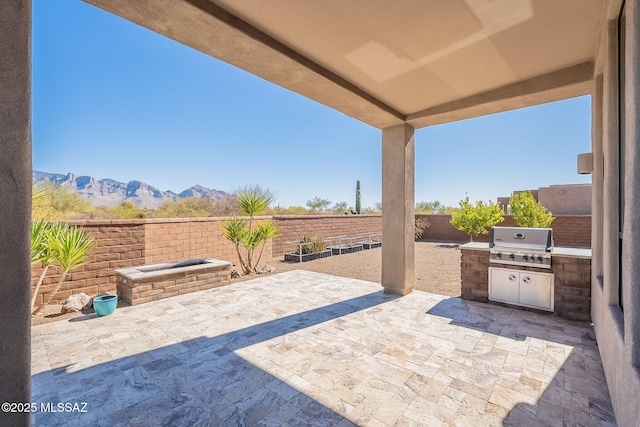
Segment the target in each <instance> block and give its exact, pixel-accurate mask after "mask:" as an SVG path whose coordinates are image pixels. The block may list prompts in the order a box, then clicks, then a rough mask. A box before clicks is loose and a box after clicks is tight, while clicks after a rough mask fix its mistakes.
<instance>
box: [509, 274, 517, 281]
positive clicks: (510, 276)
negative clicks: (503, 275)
mask: <svg viewBox="0 0 640 427" xmlns="http://www.w3.org/2000/svg"><path fill="white" fill-rule="evenodd" d="M509 280H511V281H512V282H514V281H515V280H516V275H515V274H510V275H509Z"/></svg>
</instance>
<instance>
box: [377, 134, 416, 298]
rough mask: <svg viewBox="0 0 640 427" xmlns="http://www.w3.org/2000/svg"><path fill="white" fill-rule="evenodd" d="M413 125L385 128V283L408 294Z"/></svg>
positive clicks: (411, 249)
mask: <svg viewBox="0 0 640 427" xmlns="http://www.w3.org/2000/svg"><path fill="white" fill-rule="evenodd" d="M414 164H415V143H414V138H413V128H412V127H411V126H409V125H407V124H402V125H398V126H393V127H390V128H386V129H383V131H382V237H383V239H384V244H383V245H382V286H383V287H384V291H385V292H387V293H392V294H399V295H406V294H408V293H410V292H411V291H412V290H413V283H414V264H415V259H414V230H413V229H414V223H413V221H414Z"/></svg>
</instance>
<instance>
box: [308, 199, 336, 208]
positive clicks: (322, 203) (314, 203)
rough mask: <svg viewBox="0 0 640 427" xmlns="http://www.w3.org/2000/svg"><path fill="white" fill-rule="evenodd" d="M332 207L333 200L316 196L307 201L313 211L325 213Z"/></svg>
mask: <svg viewBox="0 0 640 427" xmlns="http://www.w3.org/2000/svg"><path fill="white" fill-rule="evenodd" d="M330 205H331V200H329V199H321V198H320V197H318V196H315V197H314V198H313V199H310V200H307V206H309V209H311V210H312V211H323V210H326V209H327V208H328V207H329V206H330Z"/></svg>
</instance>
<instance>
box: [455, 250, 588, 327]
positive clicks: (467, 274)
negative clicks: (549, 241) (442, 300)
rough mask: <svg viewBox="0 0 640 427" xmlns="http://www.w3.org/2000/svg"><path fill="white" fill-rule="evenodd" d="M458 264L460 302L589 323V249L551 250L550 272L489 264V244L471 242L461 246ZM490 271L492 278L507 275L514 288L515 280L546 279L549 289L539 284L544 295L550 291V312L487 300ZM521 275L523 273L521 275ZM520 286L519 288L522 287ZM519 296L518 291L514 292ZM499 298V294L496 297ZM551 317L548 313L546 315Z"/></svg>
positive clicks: (541, 269) (526, 266)
mask: <svg viewBox="0 0 640 427" xmlns="http://www.w3.org/2000/svg"><path fill="white" fill-rule="evenodd" d="M460 251H461V253H462V261H461V286H462V289H461V293H462V298H463V299H467V300H471V301H480V302H490V303H492V304H499V305H505V306H509V307H518V308H523V309H525V310H533V311H536V312H539V313H545V312H550V311H552V312H553V314H554V315H556V316H559V317H562V318H565V319H571V320H583V321H591V249H581V248H563V247H554V248H553V249H552V250H551V265H550V268H548V267H546V268H540V267H535V266H528V265H509V264H504V265H503V264H500V263H496V261H495V260H494V261H493V262H490V261H489V254H490V251H491V249H490V245H489V243H480V242H470V243H467V244H464V245H462V246H460ZM490 268H491V269H492V270H491V272H492V273H493V274H494V276H495V275H497V274H498V273H508V274H507V275H508V276H509V279H512V280H513V281H514V286H516V287H517V282H518V278H519V277H522V278H525V277H524V276H523V275H526V276H527V277H528V276H532V277H540V278H544V276H547V277H549V278H550V279H551V280H550V283H549V285H550V288H546V287H545V285H544V284H542V285H541V286H542V288H543V291H544V290H547V289H548V290H549V291H550V298H551V308H550V309H548V310H545V309H541V308H535V307H534V306H533V305H529V306H523V305H521V304H519V303H518V302H517V301H514V302H512V303H505V302H500V300H502V301H504V299H501V298H500V297H498V300H496V297H495V295H496V294H495V293H494V295H493V298H490V289H489V288H490V286H489V282H490ZM523 272H524V273H523ZM521 286H522V285H521ZM520 289H523V288H522V287H520ZM514 293H515V295H516V297H515V298H516V299H517V294H518V289H517V288H516V289H514ZM498 295H500V294H498ZM549 314H551V313H549Z"/></svg>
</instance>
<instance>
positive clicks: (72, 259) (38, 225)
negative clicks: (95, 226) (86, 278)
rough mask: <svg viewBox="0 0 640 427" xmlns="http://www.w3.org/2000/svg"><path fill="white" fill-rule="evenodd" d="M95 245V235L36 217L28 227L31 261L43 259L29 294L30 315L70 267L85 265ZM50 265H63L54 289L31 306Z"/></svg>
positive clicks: (34, 312) (55, 290)
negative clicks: (34, 284)
mask: <svg viewBox="0 0 640 427" xmlns="http://www.w3.org/2000/svg"><path fill="white" fill-rule="evenodd" d="M95 247H96V240H95V238H94V237H93V236H92V235H90V234H88V233H86V232H85V231H84V230H82V229H81V228H78V227H71V226H69V225H68V224H63V223H58V222H46V221H35V222H34V223H33V225H32V227H31V262H32V263H38V262H42V266H43V269H42V273H40V277H39V278H38V282H37V283H36V286H35V288H34V290H33V296H32V297H31V310H32V315H35V314H37V313H38V312H39V311H40V310H41V309H42V307H44V306H45V305H47V304H49V302H51V300H52V299H53V297H54V295H55V294H56V293H57V292H58V291H59V290H60V287H61V286H62V283H63V282H64V280H65V279H66V278H67V275H68V273H69V271H70V270H73V269H75V268H78V267H82V266H83V265H86V264H87V263H88V262H89V261H90V256H91V254H92V253H93V250H94V248H95ZM51 265H56V266H58V267H60V268H61V269H62V273H61V274H60V277H59V279H58V283H57V284H56V287H55V289H54V290H53V292H52V293H51V294H50V295H49V298H48V299H47V301H45V303H44V304H43V305H41V306H39V307H38V308H36V309H35V310H34V309H33V307H34V305H35V302H36V297H37V295H38V291H39V290H40V286H41V285H42V282H43V280H44V278H45V276H46V274H47V270H48V269H49V267H50V266H51Z"/></svg>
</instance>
